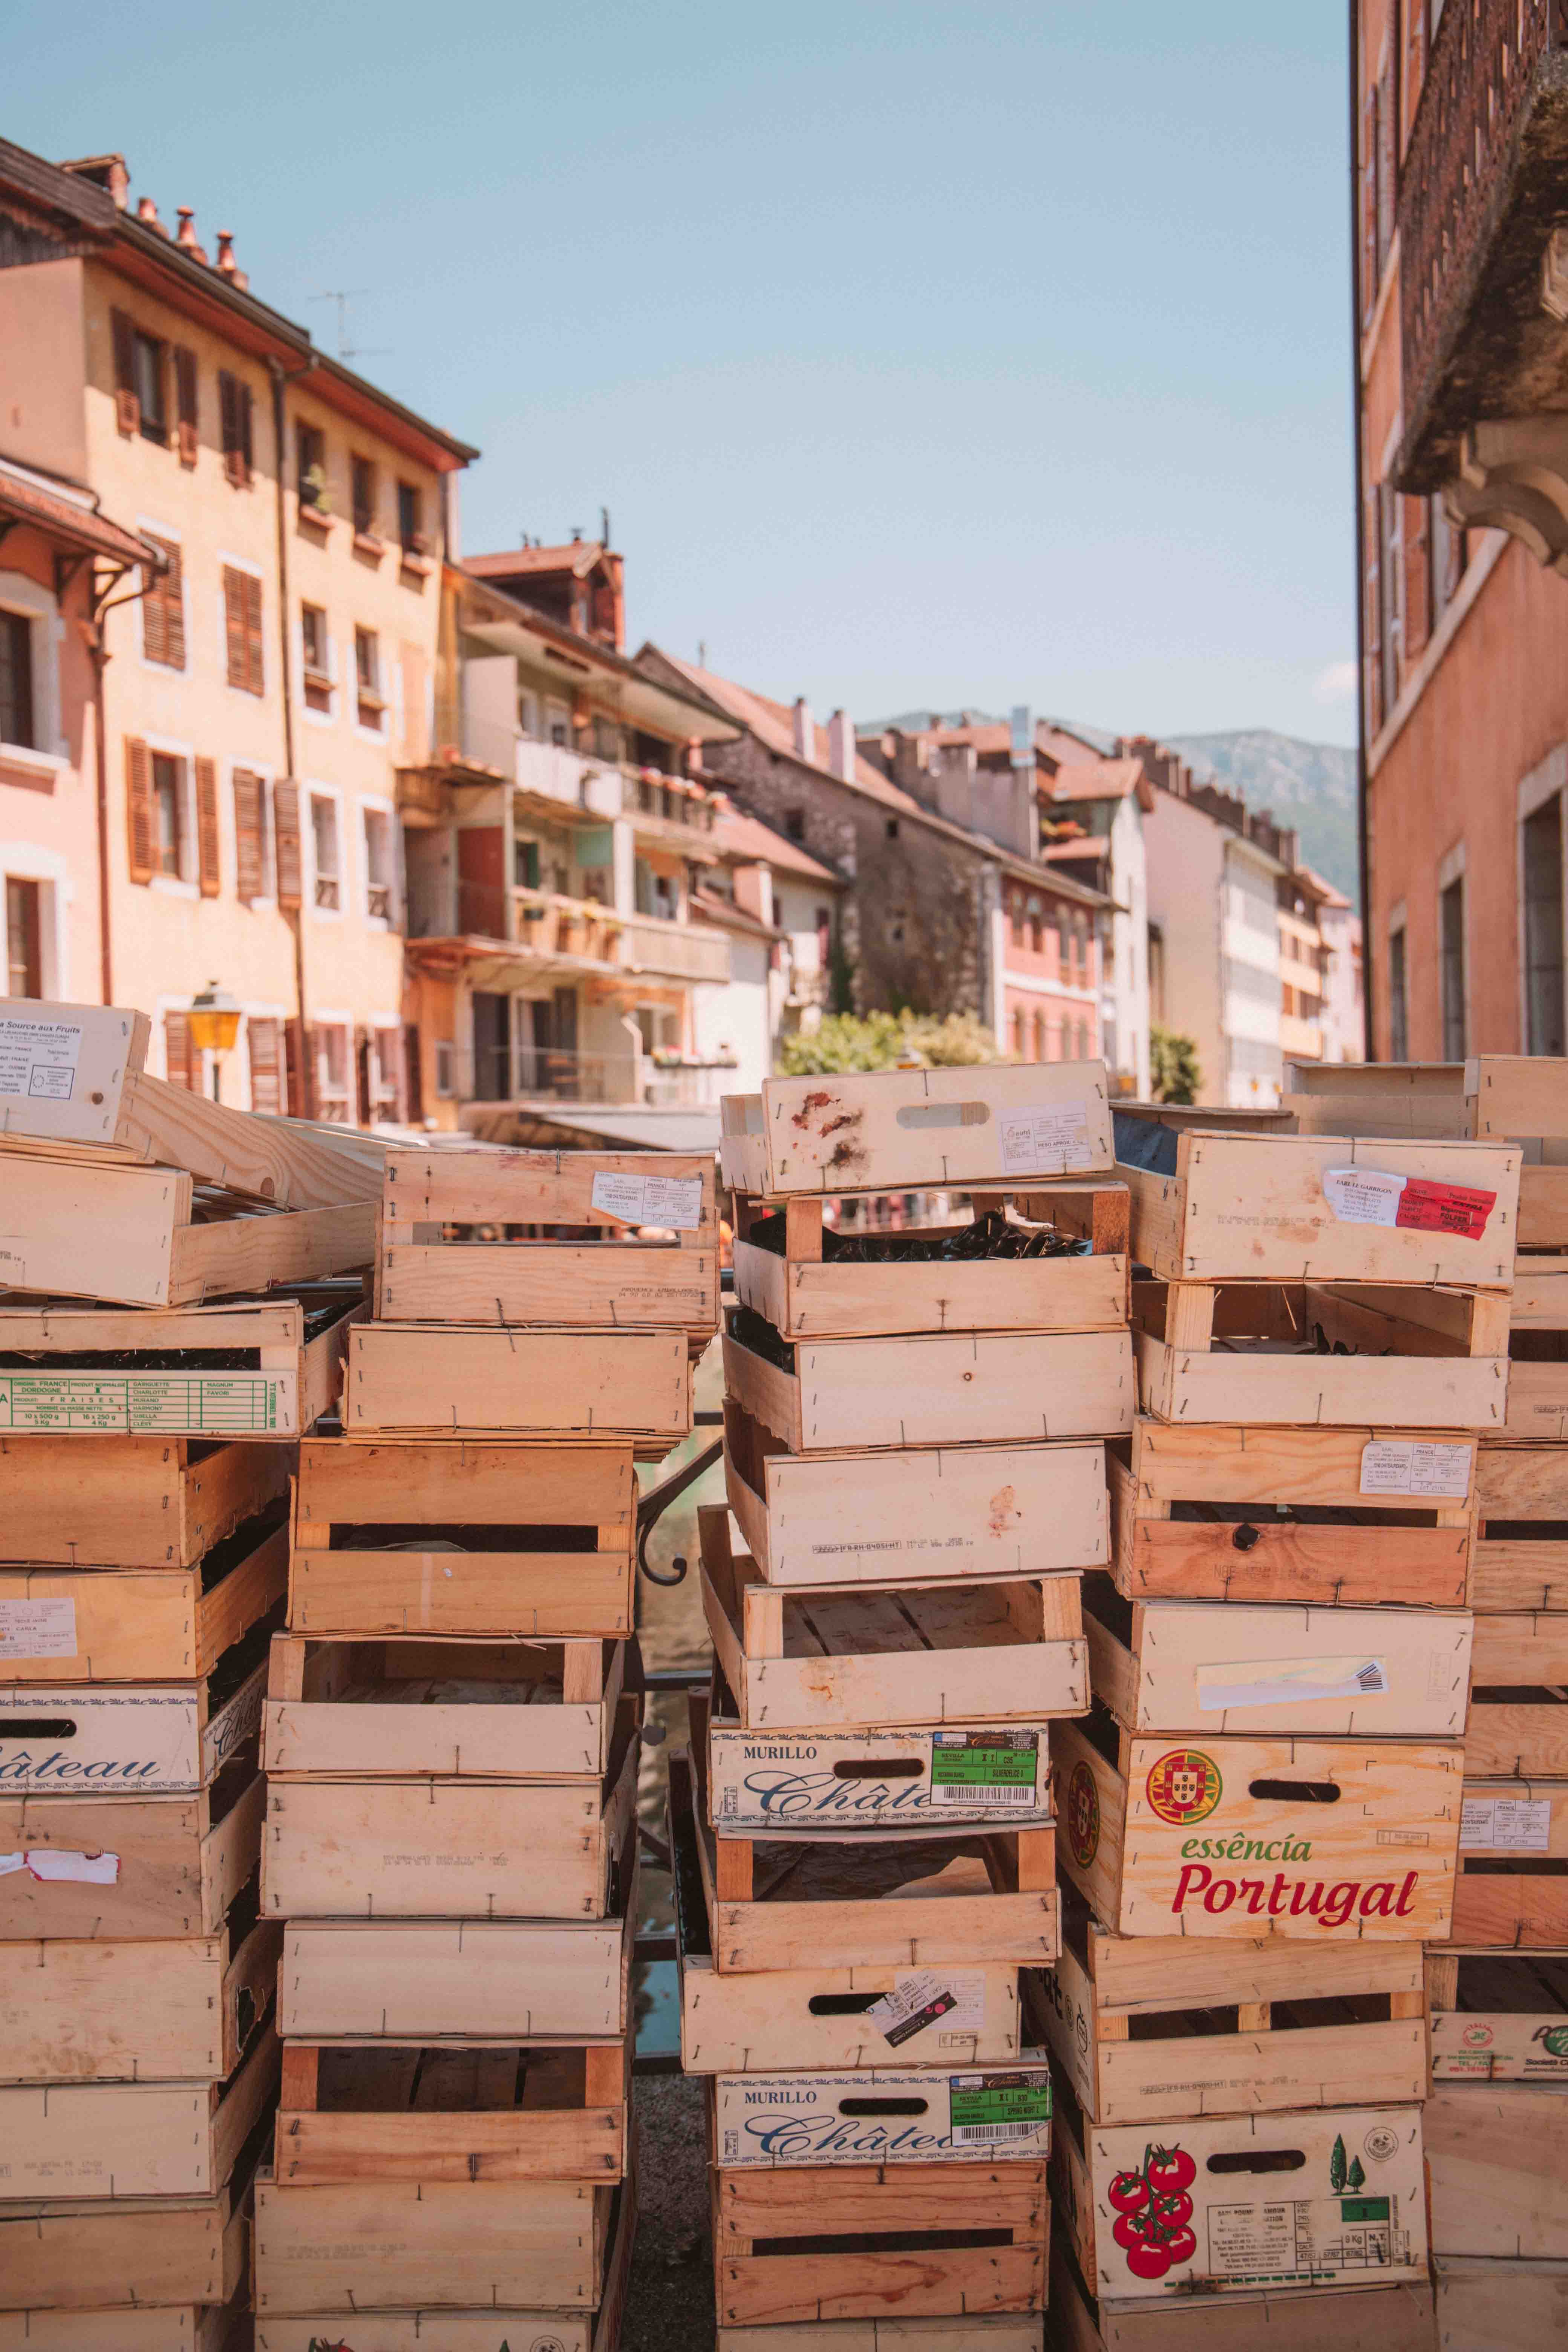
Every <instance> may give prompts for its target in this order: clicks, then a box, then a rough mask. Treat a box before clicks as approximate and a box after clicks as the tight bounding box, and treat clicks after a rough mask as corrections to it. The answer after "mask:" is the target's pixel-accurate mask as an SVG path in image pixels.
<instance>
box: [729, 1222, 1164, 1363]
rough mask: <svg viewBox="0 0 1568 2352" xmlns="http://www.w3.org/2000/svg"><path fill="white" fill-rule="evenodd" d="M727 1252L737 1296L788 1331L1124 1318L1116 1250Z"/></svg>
mask: <svg viewBox="0 0 1568 2352" xmlns="http://www.w3.org/2000/svg"><path fill="white" fill-rule="evenodd" d="M955 1230H962V1228H955ZM911 1237H913V1236H911V1235H910V1234H904V1233H901V1234H900V1236H899V1238H900V1240H908V1239H910V1238H911ZM734 1260H735V1295H736V1297H738V1298H739V1300H740V1301H741V1304H742V1306H743V1307H752V1308H754V1309H755V1310H756V1311H757V1312H758V1313H759V1314H761V1315H764V1316H765V1317H766V1318H767V1319H768V1321H769V1322H770V1323H773V1324H774V1325H776V1327H777V1328H778V1329H779V1330H781V1331H782V1332H783V1333H784V1337H785V1338H786V1339H847V1338H874V1337H877V1336H879V1335H884V1334H890V1333H899V1332H908V1333H911V1334H919V1333H924V1332H930V1331H1088V1330H1114V1329H1116V1328H1118V1327H1119V1326H1121V1324H1123V1323H1125V1321H1126V1319H1127V1293H1128V1277H1129V1268H1130V1263H1131V1262H1130V1260H1129V1259H1128V1258H1127V1257H1126V1255H1107V1256H1087V1257H1058V1258H1034V1259H1017V1258H996V1259H977V1260H963V1259H952V1260H938V1261H937V1262H935V1263H933V1264H926V1263H921V1262H916V1263H914V1264H900V1263H895V1262H887V1263H879V1262H875V1261H873V1262H871V1263H869V1264H861V1263H857V1262H855V1261H853V1260H848V1261H846V1260H843V1259H839V1260H829V1261H828V1262H827V1263H826V1264H824V1263H823V1262H822V1261H821V1258H820V1256H818V1258H817V1259H816V1260H815V1261H811V1260H806V1261H796V1260H795V1259H785V1258H784V1257H781V1256H780V1255H779V1254H778V1253H777V1252H776V1251H773V1250H768V1249H763V1248H761V1247H759V1246H757V1245H755V1244H752V1243H749V1242H746V1241H742V1240H740V1239H737V1240H736V1242H735V1244H734Z"/></svg>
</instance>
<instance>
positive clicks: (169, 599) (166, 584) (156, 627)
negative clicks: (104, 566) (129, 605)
mask: <svg viewBox="0 0 1568 2352" xmlns="http://www.w3.org/2000/svg"><path fill="white" fill-rule="evenodd" d="M142 537H143V538H144V539H146V540H148V541H151V543H152V545H153V546H154V547H155V548H156V549H157V550H158V551H159V552H160V554H161V555H163V557H164V558H165V559H166V562H167V566H168V568H167V570H166V571H163V572H158V573H157V574H156V576H155V577H154V578H153V581H152V582H151V583H150V585H149V587H148V589H147V593H146V594H145V595H144V596H143V597H142V655H143V656H144V657H145V659H146V660H148V661H150V662H157V663H158V664H159V665H160V666H161V667H163V668H164V669H184V667H185V580H184V565H183V563H182V561H181V556H180V550H179V548H178V546H177V545H176V543H175V541H174V540H172V539H159V538H157V537H156V536H155V535H154V534H153V532H152V531H150V530H149V531H143V533H142Z"/></svg>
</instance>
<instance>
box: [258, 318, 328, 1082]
mask: <svg viewBox="0 0 1568 2352" xmlns="http://www.w3.org/2000/svg"><path fill="white" fill-rule="evenodd" d="M315 364H316V362H315V359H314V357H313V356H312V357H311V358H310V359H308V360H307V361H306V362H305V363H304V365H303V366H302V367H297V368H285V366H284V365H283V362H282V361H281V360H279V359H277V358H269V359H268V362H267V372H268V375H269V376H270V377H271V379H272V443H273V446H274V448H275V449H276V450H277V452H278V649H279V655H280V656H281V660H282V679H283V764H284V767H285V768H286V770H287V772H288V775H289V782H291V783H292V784H293V785H294V786H295V790H296V793H298V790H299V780H298V778H297V777H296V776H295V773H294V677H293V667H292V664H291V662H290V660H289V503H288V491H287V487H286V484H287V476H288V469H289V460H288V444H287V442H286V440H285V437H284V429H285V417H284V413H283V411H284V401H283V395H284V392H285V389H286V387H287V386H288V385H289V384H290V383H296V382H297V381H298V379H299V378H300V376H302V375H309V374H310V373H311V372H312V371H313V369H314V367H315ZM304 866H305V827H304V823H303V820H302V819H301V822H300V900H301V903H300V905H299V906H298V907H295V908H292V909H280V911H281V912H282V913H283V916H284V920H285V921H286V922H287V923H288V925H289V930H290V931H291V933H292V934H293V941H294V1002H295V1003H296V1005H297V1006H298V1008H299V1009H298V1012H297V1013H296V1015H295V1019H296V1022H297V1024H298V1027H299V1032H300V1055H299V1062H300V1094H301V1097H302V1100H301V1102H300V1111H301V1114H302V1115H303V1117H305V1118H314V1117H315V1115H316V1073H315V1069H314V1067H313V1066H312V1064H311V1060H310V1023H309V1020H308V1019H307V1017H306V1010H305V909H304V905H303V899H304Z"/></svg>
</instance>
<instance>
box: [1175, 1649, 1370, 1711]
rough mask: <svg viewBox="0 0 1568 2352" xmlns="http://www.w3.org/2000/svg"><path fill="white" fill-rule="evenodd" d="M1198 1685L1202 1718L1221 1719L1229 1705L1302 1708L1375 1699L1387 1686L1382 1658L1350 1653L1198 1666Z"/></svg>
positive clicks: (1256, 1659)
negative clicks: (1333, 1700)
mask: <svg viewBox="0 0 1568 2352" xmlns="http://www.w3.org/2000/svg"><path fill="white" fill-rule="evenodd" d="M1244 1676H1245V1677H1246V1679H1245V1680H1244V1679H1243V1677H1244ZM1197 1680H1198V1705H1199V1706H1200V1707H1201V1708H1202V1710H1203V1712H1204V1713H1205V1715H1221V1714H1223V1713H1224V1712H1225V1710H1226V1707H1231V1706H1309V1705H1310V1704H1311V1703H1312V1702H1313V1701H1314V1700H1317V1699H1331V1698H1376V1697H1378V1696H1381V1695H1382V1694H1383V1693H1384V1691H1386V1690H1387V1689H1388V1687H1389V1682H1388V1670H1387V1668H1386V1667H1385V1666H1384V1663H1383V1660H1382V1659H1381V1658H1368V1657H1366V1656H1364V1655H1363V1656H1356V1655H1355V1654H1351V1655H1350V1656H1347V1657H1336V1658H1248V1659H1247V1660H1245V1661H1244V1662H1243V1663H1241V1664H1237V1665H1230V1666H1200V1667H1199V1668H1198V1669H1197Z"/></svg>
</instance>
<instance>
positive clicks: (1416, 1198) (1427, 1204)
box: [1394, 1176, 1497, 1242]
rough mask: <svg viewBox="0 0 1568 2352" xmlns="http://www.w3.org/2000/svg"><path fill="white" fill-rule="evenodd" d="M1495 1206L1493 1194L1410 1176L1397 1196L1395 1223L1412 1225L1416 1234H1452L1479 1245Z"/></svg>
mask: <svg viewBox="0 0 1568 2352" xmlns="http://www.w3.org/2000/svg"><path fill="white" fill-rule="evenodd" d="M1496 1206H1497V1194H1496V1193H1495V1192H1475V1191H1473V1190H1472V1188H1471V1187H1470V1186H1469V1185H1468V1184H1434V1183H1431V1182H1429V1181H1427V1179H1426V1177H1424V1176H1410V1177H1407V1178H1406V1179H1405V1190H1404V1191H1403V1192H1401V1194H1400V1196H1399V1206H1398V1208H1397V1209H1396V1210H1395V1212H1394V1223H1395V1224H1396V1225H1414V1226H1415V1230H1416V1231H1417V1233H1423V1234H1455V1235H1457V1236H1458V1239H1459V1240H1461V1241H1468V1242H1479V1240H1480V1237H1481V1235H1482V1234H1484V1233H1485V1231H1486V1229H1487V1219H1488V1218H1489V1216H1490V1215H1491V1213H1492V1211H1493V1210H1494V1209H1495V1208H1496Z"/></svg>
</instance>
